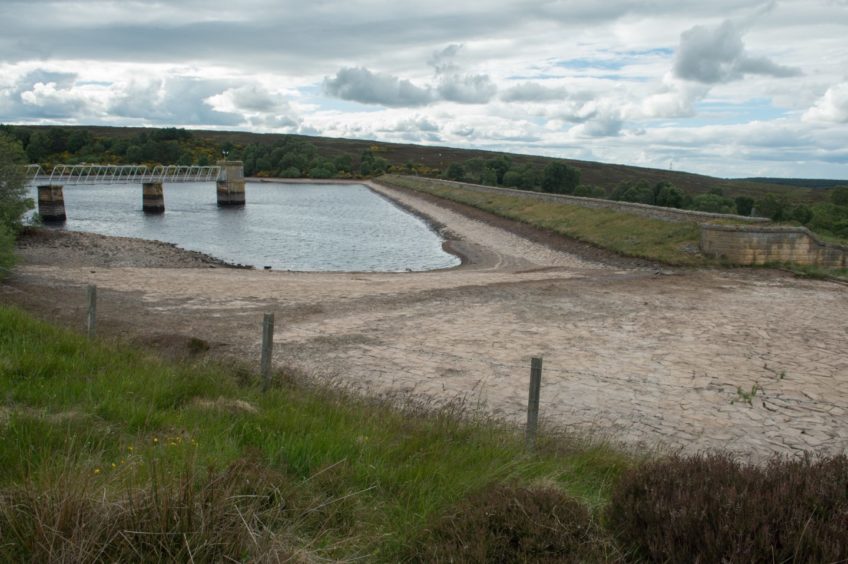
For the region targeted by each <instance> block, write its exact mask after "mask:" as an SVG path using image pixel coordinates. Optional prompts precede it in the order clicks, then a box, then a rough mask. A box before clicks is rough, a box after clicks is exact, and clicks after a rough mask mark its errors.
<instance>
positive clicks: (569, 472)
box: [0, 308, 848, 562]
mask: <svg viewBox="0 0 848 564" xmlns="http://www.w3.org/2000/svg"><path fill="white" fill-rule="evenodd" d="M257 388H258V386H257V385H256V382H255V381H254V378H253V377H252V376H251V374H250V373H249V372H248V371H246V370H244V369H243V368H239V367H237V366H236V367H226V366H221V365H217V364H213V363H211V362H204V361H202V360H196V361H195V362H193V363H185V364H176V365H175V364H169V363H166V362H163V361H162V360H161V359H160V358H154V357H152V356H147V355H145V354H142V353H140V352H139V351H136V350H133V349H130V348H127V347H125V346H121V345H116V344H109V343H104V342H102V341H99V342H90V341H88V340H87V339H84V338H83V337H81V336H78V335H74V334H70V333H68V332H66V331H63V330H59V329H56V328H53V327H51V326H48V325H46V324H43V323H40V322H37V321H35V320H33V319H32V318H30V317H29V316H27V315H25V314H24V313H22V312H20V311H17V310H12V309H8V308H0V390H1V391H2V393H3V397H4V402H3V405H2V406H0V541H2V542H0V560H2V561H7V562H20V561H38V562H42V561H109V562H117V561H121V562H124V561H129V562H140V561H151V560H155V561H226V560H230V559H231V560H237V561H247V560H262V561H264V560H274V561H276V560H292V561H306V560H309V561H311V560H315V559H346V560H347V559H367V560H369V561H377V562H397V561H409V562H419V561H420V562H433V561H443V562H447V561H462V562H506V561H527V562H585V561H590V562H639V561H657V562H678V561H702V562H719V561H728V562H738V561H750V562H766V561H767V562H772V561H774V562H787V561H795V562H824V561H840V560H842V559H845V558H846V557H848V544H846V537H845V535H844V532H845V530H846V527H848V457H845V456H844V455H843V456H839V457H834V458H825V459H820V460H815V461H814V460H802V461H799V460H785V459H774V460H772V461H771V462H770V463H768V464H767V465H766V466H764V467H755V466H750V465H744V464H739V463H736V462H734V461H732V460H731V459H730V458H728V457H726V456H720V455H710V456H696V457H690V458H683V457H671V458H668V459H660V460H653V461H652V460H645V461H638V460H635V459H633V458H632V457H628V456H625V455H623V454H621V453H618V452H615V451H613V450H611V449H609V448H605V447H602V446H592V445H590V444H588V443H581V442H579V441H577V440H575V439H574V438H570V439H569V438H567V437H564V436H552V435H550V434H543V435H542V436H540V437H539V440H538V442H537V449H536V450H535V451H534V452H532V453H528V452H527V451H526V450H525V449H524V445H523V441H522V438H521V436H520V434H519V433H517V432H516V431H515V430H513V429H511V428H509V427H505V426H503V425H501V424H499V423H497V422H495V421H489V420H485V419H482V418H479V417H477V418H474V417H469V415H471V414H470V413H468V412H467V411H465V410H464V408H463V407H462V405H461V404H454V405H453V406H451V407H449V408H444V409H440V410H434V409H432V408H431V406H426V405H421V404H410V403H406V404H405V405H400V406H399V405H398V404H394V405H389V404H388V403H385V402H380V401H371V400H366V399H359V398H357V397H354V396H351V395H349V394H346V393H344V392H343V391H340V390H338V389H335V390H327V389H321V388H317V387H314V386H311V385H308V384H305V383H302V382H296V381H292V380H290V379H286V378H285V377H284V376H283V375H281V374H277V375H276V381H275V385H274V386H273V387H272V389H271V390H270V391H269V392H268V393H267V394H261V393H260V392H259V391H258V389H257Z"/></svg>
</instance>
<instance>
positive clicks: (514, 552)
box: [409, 485, 603, 562]
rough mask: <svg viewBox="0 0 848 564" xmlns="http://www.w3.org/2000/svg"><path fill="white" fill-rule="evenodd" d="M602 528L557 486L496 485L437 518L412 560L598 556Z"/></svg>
mask: <svg viewBox="0 0 848 564" xmlns="http://www.w3.org/2000/svg"><path fill="white" fill-rule="evenodd" d="M598 535H599V531H598V529H597V528H596V527H595V525H594V523H593V521H592V518H591V515H590V514H589V511H588V509H587V508H586V507H585V506H584V505H583V504H581V503H580V502H578V501H576V500H574V499H572V498H569V497H567V496H566V495H565V494H563V493H562V492H561V491H560V490H558V489H555V488H550V487H547V488H534V489H530V488H526V487H522V486H512V485H497V486H492V487H489V488H486V489H483V490H481V491H479V492H478V493H476V494H475V495H472V496H471V497H469V498H467V499H465V500H464V501H462V502H460V503H459V504H457V505H456V506H454V507H453V508H452V509H451V510H450V511H449V512H447V513H446V514H444V515H442V516H441V517H439V518H437V519H436V520H435V522H434V523H433V524H432V525H431V526H430V527H428V528H427V529H426V530H425V533H424V535H423V536H422V537H421V538H420V539H419V540H418V541H417V542H416V543H415V544H414V546H413V549H412V554H411V555H410V557H409V560H410V561H413V562H585V561H596V560H598V559H599V558H597V557H593V554H594V553H593V550H594V551H597V550H598V548H597V547H598V546H602V545H603V543H599V542H598Z"/></svg>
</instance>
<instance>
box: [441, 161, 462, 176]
mask: <svg viewBox="0 0 848 564" xmlns="http://www.w3.org/2000/svg"><path fill="white" fill-rule="evenodd" d="M445 178H447V179H448V180H462V179H463V178H465V169H463V168H462V165H461V164H459V163H451V164H450V166H449V167H448V170H447V172H445Z"/></svg>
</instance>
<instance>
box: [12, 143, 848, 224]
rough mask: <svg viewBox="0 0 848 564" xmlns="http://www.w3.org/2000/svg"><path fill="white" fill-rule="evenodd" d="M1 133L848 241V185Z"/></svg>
mask: <svg viewBox="0 0 848 564" xmlns="http://www.w3.org/2000/svg"><path fill="white" fill-rule="evenodd" d="M0 130H3V131H5V132H6V133H7V134H8V135H11V136H13V137H15V138H16V139H18V141H20V143H21V144H22V146H23V147H24V149H25V151H26V158H27V160H28V161H29V162H31V163H39V164H43V165H47V166H49V165H51V164H54V163H81V162H100V163H139V164H141V163H149V164H153V163H157V164H160V163H161V164H178V165H188V164H196V165H207V164H214V162H215V161H217V160H218V159H219V158H221V157H224V156H226V158H229V159H240V160H243V161H244V163H245V173H246V174H247V175H248V176H268V177H284V178H362V177H370V176H377V175H381V174H384V173H386V172H391V173H396V174H408V175H416V176H425V177H430V178H439V177H441V178H444V179H447V180H459V181H464V182H471V183H477V184H483V185H487V186H504V187H509V188H518V189H521V190H538V191H543V192H554V193H562V194H574V195H577V196H584V197H592V198H610V199H612V200H619V201H625V202H638V203H644V204H650V205H657V206H667V207H674V208H682V209H692V210H697V211H706V212H715V213H730V214H739V215H746V216H747V215H751V214H755V215H759V216H762V217H769V218H771V219H773V220H775V221H778V222H787V223H791V224H796V225H805V226H807V227H809V228H810V229H811V230H813V231H815V232H817V233H819V234H821V235H823V236H825V237H831V238H833V239H835V240H838V241H846V240H848V203H846V202H845V201H844V197H842V196H839V195H838V194H840V193H841V192H844V191H846V190H848V187H846V186H840V185H839V181H816V180H803V179H799V180H797V181H793V180H791V179H762V178H754V179H744V180H724V179H718V178H710V177H706V176H699V175H694V174H688V173H682V172H673V171H662V170H657V169H643V168H637V167H627V166H620V165H607V164H603V163H592V162H582V161H570V160H567V159H552V158H546V157H533V156H526V155H507V154H503V153H491V152H485V151H474V150H463V149H451V148H447V147H421V146H415V145H396V144H390V143H377V142H373V141H357V140H344V139H322V138H317V137H305V136H299V135H257V134H249V133H238V132H211V131H187V130H185V129H177V128H165V129H140V128H135V129H133V128H104V127H52V126H51V127H36V126H0ZM793 182H794V184H793ZM840 198H841V199H840ZM840 202H841V203H840Z"/></svg>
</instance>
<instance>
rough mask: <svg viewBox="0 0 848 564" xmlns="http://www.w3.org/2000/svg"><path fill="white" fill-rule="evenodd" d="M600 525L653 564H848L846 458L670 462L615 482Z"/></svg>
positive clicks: (702, 458) (704, 458) (710, 457)
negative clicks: (754, 462)
mask: <svg viewBox="0 0 848 564" xmlns="http://www.w3.org/2000/svg"><path fill="white" fill-rule="evenodd" d="M607 525H608V526H609V527H610V528H611V530H612V531H613V532H614V533H615V534H616V535H617V536H618V538H619V539H620V541H621V543H622V545H623V547H624V548H625V549H628V550H631V551H633V553H634V555H636V556H638V557H641V558H644V559H648V560H651V561H655V562H789V561H792V562H835V561H843V560H844V559H846V558H848V533H846V531H848V457H846V456H844V455H842V456H837V457H833V458H826V459H821V460H817V461H812V460H811V459H804V460H788V459H782V458H776V459H773V460H771V461H770V462H769V463H768V464H767V465H766V466H764V467H758V466H753V465H743V464H739V463H737V462H735V461H733V460H732V459H731V458H730V457H729V456H727V455H720V454H714V455H708V456H696V457H689V458H683V457H672V458H670V459H667V460H663V461H657V462H652V463H648V464H645V465H643V466H640V467H638V468H636V469H634V470H631V471H630V472H629V473H626V474H625V475H624V476H622V478H621V480H620V481H619V483H618V484H617V485H616V488H615V489H614V491H613V495H612V499H611V502H610V505H609V507H608V510H607Z"/></svg>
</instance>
